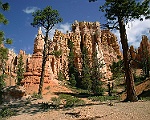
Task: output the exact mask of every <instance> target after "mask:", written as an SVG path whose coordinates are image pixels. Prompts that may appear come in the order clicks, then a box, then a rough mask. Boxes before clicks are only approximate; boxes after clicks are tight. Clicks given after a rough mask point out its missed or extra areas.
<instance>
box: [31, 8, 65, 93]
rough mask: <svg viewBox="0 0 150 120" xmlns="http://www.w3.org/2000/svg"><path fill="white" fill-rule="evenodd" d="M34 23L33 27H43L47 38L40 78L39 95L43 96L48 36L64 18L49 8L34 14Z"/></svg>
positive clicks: (45, 38) (45, 39)
mask: <svg viewBox="0 0 150 120" xmlns="http://www.w3.org/2000/svg"><path fill="white" fill-rule="evenodd" d="M32 16H33V17H34V18H33V22H32V23H31V25H32V26H33V27H43V28H44V29H45V31H46V32H45V34H46V35H45V37H44V42H45V43H44V50H43V59H42V71H41V78H40V84H39V90H38V94H39V95H42V88H43V82H44V75H45V64H46V59H47V57H48V55H50V54H51V53H49V44H50V41H49V37H48V34H49V32H50V30H51V29H52V28H53V27H54V25H55V24H58V23H59V22H61V21H62V18H60V16H59V13H58V11H57V10H53V9H52V7H50V6H47V7H46V8H44V9H43V10H37V11H36V12H34V13H33V14H32Z"/></svg>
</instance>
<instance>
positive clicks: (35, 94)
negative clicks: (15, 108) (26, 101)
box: [32, 92, 42, 99]
mask: <svg viewBox="0 0 150 120" xmlns="http://www.w3.org/2000/svg"><path fill="white" fill-rule="evenodd" d="M32 98H37V99H42V95H39V94H38V93H36V92H34V93H33V95H32Z"/></svg>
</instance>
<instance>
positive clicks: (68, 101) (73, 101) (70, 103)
mask: <svg viewBox="0 0 150 120" xmlns="http://www.w3.org/2000/svg"><path fill="white" fill-rule="evenodd" d="M59 98H60V99H64V100H65V105H64V107H65V108H69V107H74V106H80V105H84V104H85V102H84V100H81V99H79V98H77V97H73V96H71V95H66V94H60V95H59Z"/></svg>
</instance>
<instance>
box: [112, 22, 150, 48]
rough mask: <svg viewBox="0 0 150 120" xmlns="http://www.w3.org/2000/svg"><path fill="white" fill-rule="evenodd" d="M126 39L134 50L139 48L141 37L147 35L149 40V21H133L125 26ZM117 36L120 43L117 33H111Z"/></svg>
mask: <svg viewBox="0 0 150 120" xmlns="http://www.w3.org/2000/svg"><path fill="white" fill-rule="evenodd" d="M126 31H127V38H128V43H129V45H133V46H134V47H135V48H137V47H139V44H140V42H141V39H142V35H147V36H148V38H149V39H150V33H149V32H150V20H144V21H140V20H137V19H136V20H134V21H132V22H129V23H128V24H127V25H126ZM113 32H114V34H115V35H117V37H118V40H119V41H120V34H119V31H113Z"/></svg>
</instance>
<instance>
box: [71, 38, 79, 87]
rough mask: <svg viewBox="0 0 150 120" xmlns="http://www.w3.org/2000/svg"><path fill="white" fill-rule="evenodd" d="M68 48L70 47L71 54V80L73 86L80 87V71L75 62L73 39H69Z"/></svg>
mask: <svg viewBox="0 0 150 120" xmlns="http://www.w3.org/2000/svg"><path fill="white" fill-rule="evenodd" d="M68 48H69V49H70V52H69V56H68V61H69V64H68V68H69V82H70V85H71V86H73V87H75V86H76V87H79V86H80V80H79V72H78V70H77V68H76V67H75V63H74V59H75V56H74V52H73V42H72V41H71V40H68Z"/></svg>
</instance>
